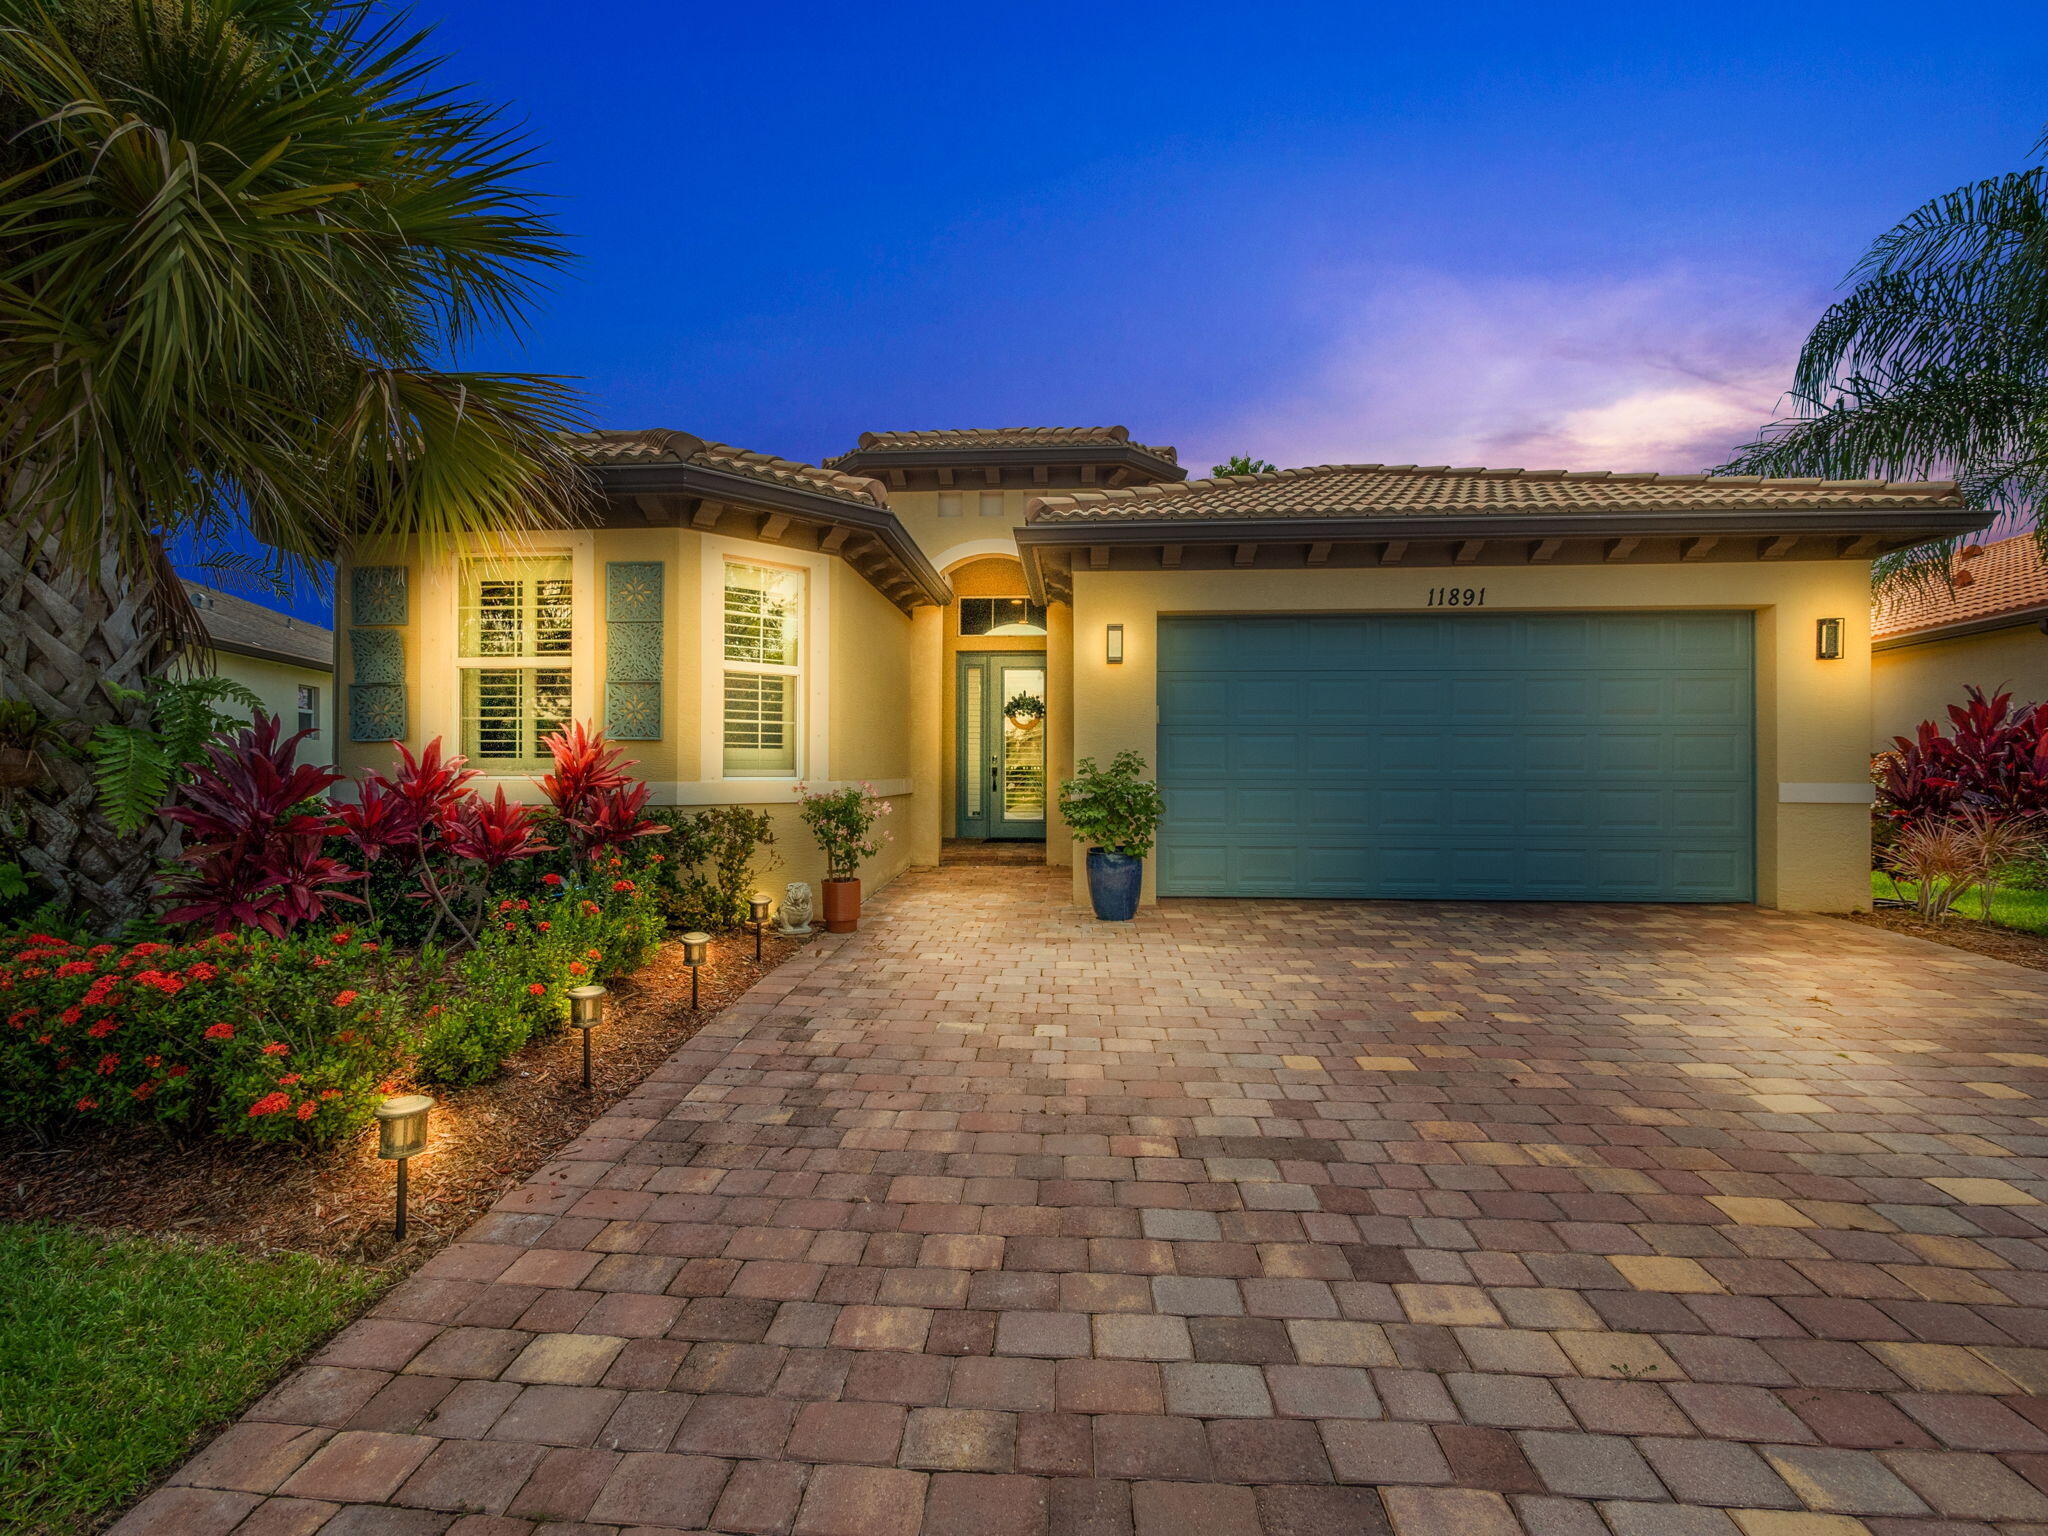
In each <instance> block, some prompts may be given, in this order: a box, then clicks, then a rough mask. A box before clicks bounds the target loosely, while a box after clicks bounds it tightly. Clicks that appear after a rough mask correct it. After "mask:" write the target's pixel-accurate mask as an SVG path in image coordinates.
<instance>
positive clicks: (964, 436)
mask: <svg viewBox="0 0 2048 1536" xmlns="http://www.w3.org/2000/svg"><path fill="white" fill-rule="evenodd" d="M1068 447H1072V448H1091V447H1092V448H1112V447H1127V448H1135V449H1137V450H1138V452H1140V453H1149V454H1151V455H1152V456H1153V457H1154V458H1157V459H1164V460H1165V461H1166V462H1167V463H1169V464H1174V463H1178V462H1179V460H1178V459H1177V458H1176V457H1175V451H1174V450H1173V449H1172V448H1169V447H1166V446H1164V445H1155V444H1152V443H1134V442H1132V441H1131V432H1130V428H1128V427H944V428H935V429H932V430H929V431H922V432H863V433H861V435H860V445H859V447H857V448H856V449H855V450H854V453H863V452H870V451H880V452H883V453H891V452H905V453H918V452H929V451H931V450H933V449H945V448H1068ZM852 457H853V454H851V453H848V454H841V455H839V456H838V458H833V459H827V460H826V461H825V462H826V463H827V464H836V463H839V462H840V461H841V460H843V459H850V458H852Z"/></svg>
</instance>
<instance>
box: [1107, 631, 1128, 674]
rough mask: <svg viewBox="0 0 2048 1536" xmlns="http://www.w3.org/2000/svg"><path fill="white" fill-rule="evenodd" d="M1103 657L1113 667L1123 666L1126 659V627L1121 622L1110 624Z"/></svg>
mask: <svg viewBox="0 0 2048 1536" xmlns="http://www.w3.org/2000/svg"><path fill="white" fill-rule="evenodd" d="M1103 659H1104V660H1105V661H1107V662H1108V663H1109V664H1110V665H1111V666H1112V667H1117V666H1122V665H1123V660H1124V627H1123V625H1121V624H1112V625H1110V626H1109V631H1108V634H1107V635H1106V637H1105V640H1104V649H1103Z"/></svg>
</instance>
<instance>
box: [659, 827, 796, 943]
mask: <svg viewBox="0 0 2048 1536" xmlns="http://www.w3.org/2000/svg"><path fill="white" fill-rule="evenodd" d="M653 814H654V815H655V817H656V818H657V819H659V820H661V821H662V822H663V823H664V824H665V825H666V826H667V827H668V828H669V829H670V830H669V835H668V836H667V837H665V838H662V839H660V840H659V842H658V844H657V845H655V846H651V847H647V848H643V849H634V850H631V853H630V855H629V857H628V867H629V868H631V869H632V870H634V872H635V878H637V879H642V880H645V881H647V882H648V883H650V884H652V885H653V886H654V888H655V891H656V894H657V897H658V900H659V904H660V909H661V913H662V915H663V917H664V918H666V920H667V924H668V926H669V928H671V929H673V930H675V931H677V932H685V931H687V930H689V929H692V928H702V929H707V930H717V929H720V928H735V927H738V926H739V925H740V924H741V923H743V922H745V921H746V917H747V901H748V898H749V897H751V896H752V895H753V894H754V887H755V885H756V883H757V878H758V877H757V872H756V868H755V866H756V863H757V861H759V860H760V857H761V851H762V850H763V849H765V848H772V847H773V846H774V845H775V831H774V827H773V825H772V824H771V823H770V821H769V819H768V813H767V812H766V811H754V810H749V809H747V808H746V807H745V806H741V805H722V806H718V807H715V808H714V809H712V810H708V811H698V812H696V813H694V814H686V813H684V812H681V811H656V812H654V813H653ZM649 841H650V842H653V841H654V840H652V839H650V840H649Z"/></svg>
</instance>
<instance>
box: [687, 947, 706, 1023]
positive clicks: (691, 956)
mask: <svg viewBox="0 0 2048 1536" xmlns="http://www.w3.org/2000/svg"><path fill="white" fill-rule="evenodd" d="M710 954H711V935H710V934H708V933H686V934H684V935H683V964H685V965H687V966H688V967H689V968H690V1012H692V1013H695V1012H696V1011H697V972H698V971H700V970H702V969H703V968H704V962H705V960H706V959H708V958H709V957H710Z"/></svg>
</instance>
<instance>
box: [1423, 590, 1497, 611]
mask: <svg viewBox="0 0 2048 1536" xmlns="http://www.w3.org/2000/svg"><path fill="white" fill-rule="evenodd" d="M1429 606H1430V607H1431V608H1484V607H1485V606H1486V588H1484V587H1431V588H1430V589H1429Z"/></svg>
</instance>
